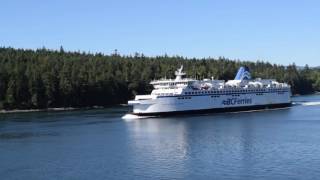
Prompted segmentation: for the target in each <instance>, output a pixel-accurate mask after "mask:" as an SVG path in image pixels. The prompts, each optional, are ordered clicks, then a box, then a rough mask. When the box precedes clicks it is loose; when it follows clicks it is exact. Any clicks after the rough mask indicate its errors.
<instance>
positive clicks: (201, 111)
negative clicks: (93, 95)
mask: <svg viewBox="0 0 320 180" xmlns="http://www.w3.org/2000/svg"><path fill="white" fill-rule="evenodd" d="M291 105H292V104H291V103H282V104H266V105H256V106H242V107H228V108H213V109H199V110H187V111H172V112H158V113H132V114H134V115H138V116H172V115H183V114H204V113H222V112H237V111H248V110H259V109H274V108H282V107H289V106H291Z"/></svg>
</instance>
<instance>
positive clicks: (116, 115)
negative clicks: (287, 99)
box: [0, 95, 320, 180]
mask: <svg viewBox="0 0 320 180" xmlns="http://www.w3.org/2000/svg"><path fill="white" fill-rule="evenodd" d="M294 101H296V102H297V103H298V104H299V105H296V106H293V107H292V108H289V109H282V110H272V111H263V112H250V113H229V114H210V115H201V116H199V115H197V116H184V117H172V118H147V119H138V120H131V121H124V120H122V119H121V116H123V115H124V114H125V113H126V111H127V108H125V107H120V108H112V109H104V110H87V111H73V112H42V113H24V114H10V115H0V179H35V180H36V179H39V180H43V179H68V180H70V179H319V177H320V105H316V104H317V103H310V102H320V96H315V95H314V96H301V97H296V98H294ZM318 104H319V103H318Z"/></svg>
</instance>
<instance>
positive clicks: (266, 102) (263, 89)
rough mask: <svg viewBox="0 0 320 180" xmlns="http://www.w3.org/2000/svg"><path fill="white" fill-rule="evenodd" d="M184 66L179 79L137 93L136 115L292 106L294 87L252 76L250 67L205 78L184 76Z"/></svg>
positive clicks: (179, 70) (157, 83)
mask: <svg viewBox="0 0 320 180" xmlns="http://www.w3.org/2000/svg"><path fill="white" fill-rule="evenodd" d="M182 69H183V66H181V68H180V69H178V71H176V73H175V74H176V79H174V80H171V79H169V80H168V79H162V80H156V81H152V82H151V83H150V84H152V85H153V86H154V90H153V91H152V92H151V94H150V95H137V96H136V97H135V100H132V101H128V104H129V105H132V106H133V112H132V113H133V114H135V115H140V116H143V115H145V116H149V115H170V114H185V113H197V112H200V113H202V112H225V111H243V110H251V109H261V108H273V107H284V106H290V105H291V99H290V97H291V89H290V86H289V85H288V84H286V83H279V82H277V81H276V80H273V79H260V78H258V79H255V80H252V79H251V75H250V72H249V69H248V67H240V69H239V71H238V73H237V75H236V77H235V79H234V80H229V81H227V82H225V81H224V80H214V79H213V78H212V79H211V80H210V79H204V80H202V81H200V80H195V79H188V78H182V77H183V76H184V75H185V73H183V72H182Z"/></svg>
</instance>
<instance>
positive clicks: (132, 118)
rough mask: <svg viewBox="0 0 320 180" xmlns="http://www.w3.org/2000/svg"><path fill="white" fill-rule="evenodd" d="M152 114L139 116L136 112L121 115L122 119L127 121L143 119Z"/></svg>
mask: <svg viewBox="0 0 320 180" xmlns="http://www.w3.org/2000/svg"><path fill="white" fill-rule="evenodd" d="M149 117H150V116H137V115H134V114H125V115H124V116H122V117H121V119H123V120H125V121H131V120H135V119H143V118H149Z"/></svg>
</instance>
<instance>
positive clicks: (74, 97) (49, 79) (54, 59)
mask: <svg viewBox="0 0 320 180" xmlns="http://www.w3.org/2000/svg"><path fill="white" fill-rule="evenodd" d="M181 64H183V65H184V67H185V72H186V73H187V74H188V76H189V77H193V78H205V77H212V76H213V77H215V78H216V79H225V80H227V79H233V78H234V76H235V74H236V71H237V69H238V68H239V66H242V65H246V66H248V67H249V68H250V69H251V73H252V76H253V77H261V78H274V79H277V80H278V81H280V82H288V83H289V84H290V85H291V86H292V90H293V93H294V94H307V93H313V92H315V91H320V70H319V69H316V68H309V67H308V66H305V67H304V68H297V67H296V66H295V65H294V64H292V65H289V66H282V65H276V64H270V63H268V62H262V61H257V62H255V63H254V62H245V61H238V60H237V61H234V60H229V59H226V58H223V57H221V58H218V59H213V58H205V59H194V58H193V59H188V58H184V57H180V56H173V57H169V56H167V55H164V56H157V57H145V56H144V55H143V54H138V53H136V54H135V55H134V56H120V55H118V54H117V53H114V54H111V55H104V54H101V53H96V54H92V53H84V52H65V51H64V50H63V48H62V47H61V48H60V50H58V51H55V50H48V49H45V48H42V49H38V50H25V49H14V48H7V47H3V48H0V109H30V108H50V107H89V106H110V105H114V104H120V103H126V101H127V100H128V99H130V98H133V97H134V95H135V94H143V93H146V92H150V91H151V89H152V87H151V86H150V85H149V82H150V80H152V79H158V78H161V77H166V78H174V71H175V70H176V69H177V68H178V67H179V66H180V65H181Z"/></svg>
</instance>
